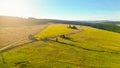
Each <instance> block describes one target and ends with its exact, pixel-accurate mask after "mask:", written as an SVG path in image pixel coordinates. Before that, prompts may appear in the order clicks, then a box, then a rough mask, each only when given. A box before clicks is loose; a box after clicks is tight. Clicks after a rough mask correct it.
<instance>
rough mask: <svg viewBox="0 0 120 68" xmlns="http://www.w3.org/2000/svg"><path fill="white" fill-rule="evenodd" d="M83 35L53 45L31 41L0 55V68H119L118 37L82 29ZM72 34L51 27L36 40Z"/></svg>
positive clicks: (90, 28)
mask: <svg viewBox="0 0 120 68" xmlns="http://www.w3.org/2000/svg"><path fill="white" fill-rule="evenodd" d="M81 28H83V31H81V32H77V33H75V34H72V35H70V36H69V38H67V39H66V38H60V39H59V41H58V42H56V41H35V42H32V43H29V44H25V45H23V46H19V47H17V48H14V49H12V50H9V51H6V52H3V53H1V56H0V68H119V67H120V58H119V57H120V34H119V33H115V32H110V31H106V30H101V29H96V28H92V27H87V26H82V27H81ZM70 31H73V29H70V28H68V27H67V25H63V24H52V25H50V26H48V28H46V29H45V30H43V31H42V32H40V33H38V34H37V35H36V36H35V37H36V38H37V39H40V38H42V37H46V36H54V35H59V34H64V33H67V32H70Z"/></svg>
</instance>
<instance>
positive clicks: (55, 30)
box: [35, 24, 73, 40]
mask: <svg viewBox="0 0 120 68" xmlns="http://www.w3.org/2000/svg"><path fill="white" fill-rule="evenodd" d="M72 30H73V29H71V28H69V27H68V25H66V24H50V26H48V27H47V28H46V29H45V30H43V31H41V32H40V33H38V34H37V35H35V37H36V39H37V40H39V39H41V38H44V37H51V36H56V35H61V34H65V33H69V32H71V31H72Z"/></svg>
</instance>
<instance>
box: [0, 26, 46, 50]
mask: <svg viewBox="0 0 120 68" xmlns="http://www.w3.org/2000/svg"><path fill="white" fill-rule="evenodd" d="M46 26H47V24H40V25H33V26H32V25H31V26H0V48H2V47H5V46H8V45H10V44H13V43H14V42H17V41H19V40H21V42H20V43H19V44H23V43H27V42H30V41H31V40H30V39H29V35H34V34H36V33H37V32H40V31H41V30H43V29H44V28H45V27H46Z"/></svg>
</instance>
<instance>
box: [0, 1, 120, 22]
mask: <svg viewBox="0 0 120 68" xmlns="http://www.w3.org/2000/svg"><path fill="white" fill-rule="evenodd" d="M0 16H17V17H25V18H27V17H35V18H49V19H62V20H117V21H120V0H0Z"/></svg>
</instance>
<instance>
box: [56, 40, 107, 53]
mask: <svg viewBox="0 0 120 68" xmlns="http://www.w3.org/2000/svg"><path fill="white" fill-rule="evenodd" d="M58 43H60V44H65V45H69V46H72V47H76V48H80V49H83V50H87V51H95V52H105V51H103V50H93V49H88V48H85V47H81V46H76V45H75V44H69V43H65V42H60V41H58Z"/></svg>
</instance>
